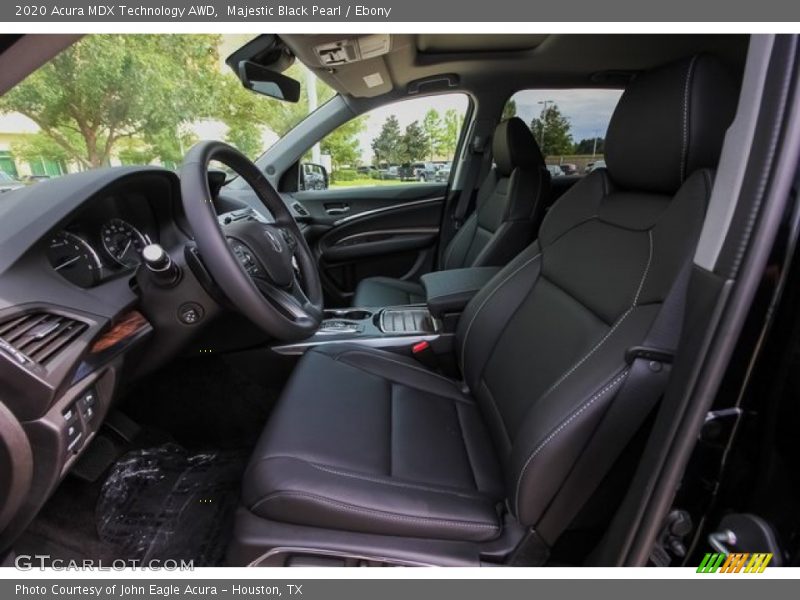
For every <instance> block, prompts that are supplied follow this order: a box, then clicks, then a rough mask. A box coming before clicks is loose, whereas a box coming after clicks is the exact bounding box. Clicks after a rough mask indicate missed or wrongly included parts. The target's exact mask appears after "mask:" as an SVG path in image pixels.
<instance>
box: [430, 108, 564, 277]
mask: <svg viewBox="0 0 800 600" xmlns="http://www.w3.org/2000/svg"><path fill="white" fill-rule="evenodd" d="M492 156H493V158H494V162H495V166H494V167H492V169H491V170H490V171H489V174H488V175H487V176H486V179H485V180H484V181H483V183H482V184H481V187H480V188H479V189H478V196H477V200H476V204H475V210H474V211H473V212H472V214H471V215H470V216H469V218H468V219H467V220H466V221H465V222H464V224H463V225H462V226H461V228H460V229H459V230H458V231H457V232H456V234H455V235H454V236H453V239H452V240H450V243H449V244H448V245H447V248H445V251H444V258H443V261H442V269H443V270H446V269H460V268H463V267H492V266H503V265H505V264H506V263H507V262H508V261H509V260H511V259H512V258H514V256H516V255H517V254H519V252H521V251H522V250H523V249H524V248H525V247H526V246H527V245H528V244H530V243H531V241H532V240H533V239H534V238H535V237H536V228H537V227H538V225H539V221H540V220H541V218H542V214H543V212H544V204H545V202H546V201H547V194H548V191H549V187H550V173H549V172H548V171H547V169H546V168H545V164H544V158H542V153H541V152H540V151H539V146H538V144H537V143H536V140H535V139H534V138H533V134H532V133H531V130H530V129H529V128H528V126H527V125H525V122H524V121H523V120H522V119H519V118H517V117H513V118H511V119H508V120H505V121H502V122H501V123H500V124H499V125H498V126H497V127H496V128H495V132H494V137H493V139H492Z"/></svg>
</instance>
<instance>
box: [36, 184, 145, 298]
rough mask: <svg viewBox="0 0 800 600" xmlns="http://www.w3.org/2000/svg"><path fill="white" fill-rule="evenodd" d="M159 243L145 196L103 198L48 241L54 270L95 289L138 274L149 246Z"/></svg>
mask: <svg viewBox="0 0 800 600" xmlns="http://www.w3.org/2000/svg"><path fill="white" fill-rule="evenodd" d="M158 242H159V228H158V222H157V220H156V216H155V214H154V213H153V209H152V206H151V203H150V201H149V200H148V198H147V197H146V196H145V195H144V194H142V193H125V192H120V193H117V194H115V195H110V196H105V195H102V196H100V197H98V198H97V199H96V200H95V201H94V202H92V204H91V206H90V207H88V209H87V210H84V211H83V212H82V214H81V215H79V216H77V217H76V218H75V219H74V220H72V221H70V222H69V223H68V224H67V225H66V226H65V227H64V228H62V229H59V230H57V231H55V232H53V233H52V234H51V235H50V236H49V237H48V239H47V246H46V250H45V252H46V255H47V259H48V261H49V263H50V266H51V267H52V268H53V269H54V270H55V271H56V272H58V273H59V275H61V276H62V277H63V278H65V279H66V280H67V281H69V282H71V283H73V284H75V285H77V286H80V287H82V288H91V287H94V286H97V285H99V284H101V283H103V282H104V281H106V280H108V279H110V278H114V277H117V276H119V275H124V274H126V273H130V272H131V271H133V270H134V269H135V268H136V267H137V266H138V265H139V263H140V262H141V253H142V250H144V248H145V246H147V245H148V244H151V243H158Z"/></svg>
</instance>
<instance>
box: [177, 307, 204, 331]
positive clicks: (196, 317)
mask: <svg viewBox="0 0 800 600" xmlns="http://www.w3.org/2000/svg"><path fill="white" fill-rule="evenodd" d="M204 314H205V311H204V310H203V307H202V306H200V305H199V304H197V303H196V302H187V303H185V304H181V306H180V308H178V320H180V322H181V323H183V324H184V325H195V324H196V323H199V322H200V321H201V320H202V319H203V315H204Z"/></svg>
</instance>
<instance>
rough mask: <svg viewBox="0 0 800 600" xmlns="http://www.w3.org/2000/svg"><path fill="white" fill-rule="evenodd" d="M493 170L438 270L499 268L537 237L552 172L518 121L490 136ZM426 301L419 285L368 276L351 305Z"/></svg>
mask: <svg viewBox="0 0 800 600" xmlns="http://www.w3.org/2000/svg"><path fill="white" fill-rule="evenodd" d="M492 154H493V157H494V162H495V166H494V167H493V168H492V169H491V171H490V172H489V174H488V175H487V177H486V179H485V180H484V182H483V184H482V185H481V187H480V189H479V190H478V199H477V203H476V208H475V210H474V211H473V213H472V215H470V217H469V218H468V219H467V220H466V221H465V222H464V224H463V226H462V227H461V228H460V229H459V230H458V231H457V232H456V234H455V236H453V239H452V240H450V243H449V244H448V245H447V248H446V249H445V251H444V253H443V261H442V270H449V269H461V268H465V267H487V266H503V265H505V264H506V263H507V262H508V261H510V260H511V259H512V258H514V257H515V256H516V255H517V254H519V252H521V251H522V250H523V249H524V248H525V247H526V246H527V245H528V244H530V243H531V242H532V241H533V240H534V239H535V238H536V232H537V230H538V228H539V223H540V221H541V218H542V214H543V212H544V211H543V208H544V206H545V203H546V201H547V195H548V191H549V189H550V173H549V172H548V171H547V169H546V167H545V164H544V158H543V157H542V153H541V151H540V150H539V146H538V144H537V143H536V140H535V139H534V138H533V135H532V134H531V130H530V129H529V128H528V126H527V125H526V124H525V122H524V121H522V119H519V118H517V117H513V118H511V119H508V120H506V121H503V122H501V123H500V124H499V125H498V126H497V128H496V129H495V132H494V140H493V142H492ZM424 300H425V291H424V289H423V287H422V284H421V283H419V282H418V281H408V280H404V279H392V278H389V277H370V278H367V279H364V280H363V281H361V282H360V283H359V284H358V287H357V288H356V293H355V297H354V300H353V305H354V306H398V305H405V304H416V303H419V302H423V301H424Z"/></svg>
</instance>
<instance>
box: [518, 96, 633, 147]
mask: <svg viewBox="0 0 800 600" xmlns="http://www.w3.org/2000/svg"><path fill="white" fill-rule="evenodd" d="M621 95H622V91H621V90H599V89H591V90H588V89H587V90H523V91H521V92H517V93H516V94H514V96H513V99H514V100H515V101H516V103H517V116H519V117H520V118H521V119H523V120H524V121H525V122H526V123H528V124H530V122H531V121H532V120H533V118H534V117H538V116H539V114H540V113H541V111H542V107H543V106H542V105H541V104H539V102H542V101H544V100H552V101H554V102H555V103H556V105H558V108H559V109H560V110H561V113H562V114H564V115H565V116H567V117H568V118H569V120H570V123H571V124H572V139H573V140H574V141H576V142H579V141H580V140H582V139H590V138H593V137H605V132H606V129H607V128H608V122H609V121H610V120H611V113H613V112H614V107H616V105H617V102H618V101H619V97H620V96H621Z"/></svg>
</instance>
